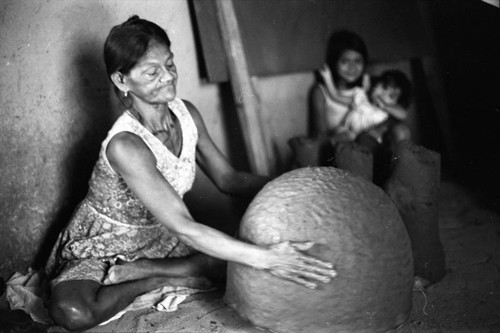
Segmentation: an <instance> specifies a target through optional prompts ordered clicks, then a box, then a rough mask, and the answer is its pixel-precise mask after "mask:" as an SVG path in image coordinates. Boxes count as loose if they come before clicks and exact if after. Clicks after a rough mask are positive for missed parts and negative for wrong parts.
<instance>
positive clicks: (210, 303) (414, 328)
mask: <svg viewBox="0 0 500 333" xmlns="http://www.w3.org/2000/svg"><path fill="white" fill-rule="evenodd" d="M439 222H440V235H441V241H442V244H443V247H444V251H445V255H446V266H447V274H446V276H445V277H444V278H443V279H442V280H441V281H440V282H438V283H436V284H434V285H431V286H429V287H427V288H426V289H425V290H423V289H422V290H417V291H415V292H414V293H413V310H412V313H411V316H410V319H409V321H408V322H407V324H406V325H404V326H403V327H400V328H397V329H394V330H392V332H394V333H407V332H500V218H499V216H498V214H497V213H496V212H494V211H493V210H491V209H487V208H485V207H483V205H482V204H481V201H480V200H478V199H477V198H476V197H474V196H472V195H471V194H470V193H469V192H468V191H465V190H464V189H463V188H461V187H459V186H457V185H456V184H454V183H443V184H442V185H441V199H440V220H439ZM222 295H223V291H218V292H212V293H207V294H203V295H195V296H192V297H191V298H189V299H188V300H187V301H186V302H184V303H182V304H181V305H180V308H179V310H177V311H176V312H172V313H165V312H158V311H155V310H152V309H148V310H140V311H136V312H131V313H127V314H125V315H124V316H123V317H122V318H121V319H119V320H117V321H115V322H112V323H110V324H108V325H105V326H101V327H97V328H94V329H92V330H89V331H87V332H103V333H104V332H172V333H174V332H176V333H177V332H178V333H198V332H200V333H205V332H207V333H262V332H265V330H261V329H258V328H255V327H252V325H250V324H249V323H247V322H245V321H244V320H242V319H241V318H240V317H239V316H238V314H237V313H236V312H234V311H233V310H232V309H230V308H228V307H227V306H226V305H225V304H224V302H223V301H222ZM2 309H3V310H2ZM0 331H1V332H11V333H19V332H64V330H63V329H62V328H60V327H46V326H43V325H40V324H36V323H33V322H32V321H31V320H30V319H29V317H27V316H26V315H24V313H22V312H20V311H9V310H7V309H5V308H4V307H3V308H2V307H0ZM311 333H314V332H311Z"/></svg>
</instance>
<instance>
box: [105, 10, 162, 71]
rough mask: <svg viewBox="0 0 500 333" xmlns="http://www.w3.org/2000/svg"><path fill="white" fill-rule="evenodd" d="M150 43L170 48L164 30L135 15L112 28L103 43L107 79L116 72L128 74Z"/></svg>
mask: <svg viewBox="0 0 500 333" xmlns="http://www.w3.org/2000/svg"><path fill="white" fill-rule="evenodd" d="M151 42H157V43H159V44H162V45H165V46H167V47H170V39H169V38H168V35H167V33H166V32H165V30H163V29H162V28H161V27H159V26H158V25H157V24H155V23H153V22H150V21H147V20H144V19H141V18H139V16H137V15H134V16H132V17H130V18H129V19H128V20H127V21H125V22H124V23H122V24H119V25H116V26H114V27H113V28H112V29H111V31H110V32H109V35H108V37H107V38H106V42H105V43H104V63H105V64H106V72H107V73H108V78H109V77H110V76H111V74H113V73H114V72H117V71H118V72H120V73H122V74H128V73H129V71H130V70H131V69H132V68H133V67H134V66H135V65H136V64H137V62H138V61H139V59H140V58H141V57H142V56H144V54H145V53H146V52H147V50H148V47H149V45H150V43H151Z"/></svg>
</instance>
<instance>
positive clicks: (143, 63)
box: [124, 42, 177, 104]
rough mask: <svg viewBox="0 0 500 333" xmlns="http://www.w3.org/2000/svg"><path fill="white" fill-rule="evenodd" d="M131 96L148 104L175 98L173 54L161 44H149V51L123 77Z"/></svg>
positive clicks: (175, 83)
mask: <svg viewBox="0 0 500 333" xmlns="http://www.w3.org/2000/svg"><path fill="white" fill-rule="evenodd" d="M124 82H125V83H126V85H127V86H128V88H129V92H130V94H131V96H133V97H136V98H138V99H140V100H141V101H143V102H146V103H148V104H164V103H167V102H170V101H172V100H173V99H174V98H175V96H176V85H177V69H176V67H175V64H174V54H173V53H172V52H171V51H170V49H169V48H168V47H167V46H165V45H162V44H158V43H154V42H153V43H151V45H150V46H149V50H148V51H147V52H146V54H144V56H143V57H142V58H141V59H140V60H139V62H138V63H137V64H136V65H135V66H134V67H133V68H132V69H131V70H130V72H129V73H128V74H127V75H125V78H124Z"/></svg>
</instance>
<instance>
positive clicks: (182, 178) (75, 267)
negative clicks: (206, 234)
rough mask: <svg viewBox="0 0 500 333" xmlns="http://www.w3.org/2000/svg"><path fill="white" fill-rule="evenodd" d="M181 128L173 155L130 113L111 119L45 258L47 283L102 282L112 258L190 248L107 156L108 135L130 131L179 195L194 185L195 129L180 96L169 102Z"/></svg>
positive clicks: (173, 253) (174, 254) (168, 254)
mask: <svg viewBox="0 0 500 333" xmlns="http://www.w3.org/2000/svg"><path fill="white" fill-rule="evenodd" d="M169 107H170V109H171V110H172V112H173V113H174V114H175V116H176V117H177V118H178V120H179V122H180V125H181V129H182V149H181V152H180V154H179V157H177V156H175V155H174V154H173V153H171V152H170V150H169V149H168V148H167V147H165V146H164V145H163V144H162V142H161V141H160V140H159V139H157V138H156V137H155V136H154V135H153V134H152V133H151V132H149V131H148V130H147V129H146V128H145V127H144V126H142V124H141V123H140V122H139V121H138V120H137V119H136V118H135V117H134V116H133V115H132V114H131V113H130V112H129V111H125V112H124V113H123V114H122V115H121V116H120V117H119V118H118V119H117V121H116V122H115V124H114V125H113V127H112V128H111V130H110V131H109V133H108V135H107V137H106V139H105V140H104V141H103V143H102V145H101V150H100V153H99V158H98V160H97V163H96V165H95V167H94V170H93V172H92V177H91V179H90V181H89V191H88V193H87V196H86V197H85V199H84V200H83V201H82V202H81V203H80V205H79V206H78V208H77V210H76V212H75V213H74V215H73V217H72V219H71V220H70V222H69V224H68V226H67V227H66V228H65V230H64V231H63V232H62V233H61V234H60V235H59V238H58V240H57V242H56V245H55V246H54V249H53V250H52V253H51V255H50V258H49V260H48V262H47V266H46V272H47V274H48V275H49V278H52V279H53V280H52V285H53V286H54V285H56V284H58V283H60V282H62V281H67V280H94V281H97V282H100V283H102V281H103V279H104V277H105V276H106V272H107V270H108V268H109V266H110V265H112V264H113V263H114V262H115V261H116V259H122V260H125V261H133V260H136V259H138V258H165V257H183V256H187V255H189V254H192V253H194V252H195V250H194V249H192V248H190V247H189V246H187V245H186V244H184V243H182V242H180V241H179V239H178V238H177V237H176V236H175V235H174V234H173V233H172V232H170V231H169V230H168V228H166V227H165V226H164V225H163V224H161V223H160V222H158V221H157V220H156V218H155V217H154V216H153V215H152V214H151V212H149V211H148V209H146V207H144V206H143V204H142V203H141V202H140V201H139V199H138V198H137V197H136V196H135V195H134V193H132V191H131V190H130V188H129V187H128V186H127V184H126V183H125V181H124V180H123V178H122V177H121V176H120V175H118V174H117V173H116V172H115V171H114V170H113V168H112V167H111V165H110V164H109V161H108V159H107V157H106V148H107V145H108V143H109V141H110V140H111V138H112V137H113V136H114V135H115V134H117V133H120V132H123V131H127V132H132V133H134V134H136V135H138V136H139V137H141V138H142V140H143V141H144V142H145V143H146V145H147V146H148V147H149V149H151V151H152V152H153V154H154V156H155V157H156V160H157V163H156V167H157V168H158V170H159V171H160V172H161V173H162V175H163V176H164V177H165V179H166V180H167V181H168V182H169V183H170V184H171V185H172V187H173V188H174V189H175V191H176V192H177V193H178V194H179V196H180V197H181V198H182V197H183V196H184V194H185V193H186V192H187V191H189V190H190V189H191V187H192V185H193V182H194V178H195V171H196V161H195V157H196V156H195V155H196V144H197V141H198V131H197V128H196V125H195V123H194V121H193V119H192V118H191V115H190V114H189V111H188V110H187V108H186V106H185V105H184V103H183V102H182V101H181V100H180V99H175V100H173V101H172V102H170V103H169Z"/></svg>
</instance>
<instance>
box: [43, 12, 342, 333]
mask: <svg viewBox="0 0 500 333" xmlns="http://www.w3.org/2000/svg"><path fill="white" fill-rule="evenodd" d="M104 58H105V63H106V68H107V72H108V75H109V77H110V79H111V81H112V83H113V84H114V86H115V88H116V89H117V91H118V92H119V93H120V94H121V95H123V96H124V98H125V100H126V101H127V103H128V105H127V110H126V111H125V112H124V113H123V115H122V116H121V117H120V118H119V119H118V120H117V121H116V123H115V124H114V125H113V127H112V129H111V130H110V132H109V133H108V136H107V138H106V139H105V140H104V142H103V144H102V147H101V152H100V156H99V159H98V161H97V163H96V166H95V168H94V171H93V174H92V177H91V180H90V182H89V192H88V194H87V196H86V198H85V199H84V200H83V201H82V203H81V204H80V206H79V207H78V209H77V210H76V212H75V214H74V216H73V218H72V220H71V221H70V223H69V225H68V226H67V227H66V229H65V230H64V231H63V233H62V234H61V235H60V237H59V239H58V242H57V244H56V246H55V247H54V250H53V253H52V255H51V258H50V259H49V262H48V264H47V272H48V273H49V274H51V276H52V277H53V280H52V282H51V284H52V303H51V308H50V312H51V315H52V317H53V318H54V320H55V321H56V322H57V323H58V324H59V325H61V326H63V327H65V328H67V329H70V330H82V329H87V328H90V327H93V326H95V325H97V324H99V323H101V322H103V321H105V320H107V319H108V318H110V317H112V316H113V315H114V314H116V313H117V312H119V311H120V310H122V309H123V308H125V307H126V306H127V305H128V304H129V303H130V302H132V301H133V299H134V298H135V297H136V296H138V295H140V294H143V293H145V292H148V291H150V290H153V289H157V288H159V287H161V286H164V285H173V286H187V287H192V288H198V289H200V288H206V287H208V286H209V283H208V281H207V279H206V278H204V277H205V276H210V275H211V274H212V275H214V274H217V273H220V272H224V262H225V261H233V262H237V263H240V264H244V265H249V266H252V267H255V268H257V269H265V270H268V271H269V272H270V273H271V274H274V275H276V276H278V277H280V278H284V279H288V280H291V281H294V282H296V283H299V284H302V285H304V286H305V287H308V288H315V287H316V283H317V282H323V283H328V282H329V281H330V279H331V278H332V277H334V276H335V275H336V272H335V271H334V270H332V269H331V267H332V265H331V264H330V263H326V262H323V261H320V260H317V259H314V258H311V257H309V256H306V255H304V254H302V253H301V252H300V250H307V249H308V248H310V247H311V246H312V244H311V243H309V242H307V243H291V242H285V243H280V244H276V245H273V246H270V247H267V248H265V247H259V246H255V245H251V244H247V243H243V242H240V241H238V240H236V239H234V238H231V237H229V236H227V235H226V234H224V233H222V232H219V231H217V230H215V229H212V228H210V227H208V226H205V225H203V224H200V223H197V222H196V221H194V220H193V218H192V217H191V215H190V214H189V212H188V210H187V208H186V206H185V205H184V203H183V201H182V196H183V195H184V193H185V192H186V191H188V190H189V189H190V188H191V186H192V183H193V180H194V177H195V162H197V163H198V164H199V165H200V167H201V168H202V169H203V170H204V171H205V172H206V173H207V175H208V176H209V177H210V178H211V180H212V181H213V182H214V183H215V185H216V186H217V187H218V188H219V190H221V191H222V192H225V193H231V194H236V195H254V194H255V193H256V192H257V191H258V190H259V189H260V188H262V186H263V185H264V184H265V183H266V182H267V180H268V179H267V178H266V177H261V176H256V175H251V174H248V173H243V172H237V171H235V170H234V169H233V168H232V167H231V166H230V165H229V164H228V162H227V160H226V159H225V158H224V157H223V155H222V154H221V152H220V151H219V150H218V149H217V147H216V146H215V145H214V143H213V141H212V140H211V138H210V137H209V135H208V133H207V129H206V127H205V125H204V123H203V120H202V118H201V116H200V114H199V112H198V110H197V109H196V108H195V107H194V106H193V105H192V104H191V103H189V102H187V101H182V100H180V99H178V98H176V81H177V71H176V67H175V64H174V54H173V53H172V52H171V50H170V40H169V38H168V36H167V34H166V33H165V31H164V30H163V29H161V28H160V27H159V26H157V25H156V24H154V23H152V22H149V21H146V20H143V19H140V18H139V17H137V16H133V17H131V18H130V19H129V20H127V21H126V22H124V23H123V24H121V25H118V26H115V27H114V28H113V29H112V30H111V32H110V34H109V36H108V38H107V40H106V43H105V46H104Z"/></svg>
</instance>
